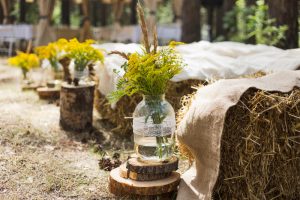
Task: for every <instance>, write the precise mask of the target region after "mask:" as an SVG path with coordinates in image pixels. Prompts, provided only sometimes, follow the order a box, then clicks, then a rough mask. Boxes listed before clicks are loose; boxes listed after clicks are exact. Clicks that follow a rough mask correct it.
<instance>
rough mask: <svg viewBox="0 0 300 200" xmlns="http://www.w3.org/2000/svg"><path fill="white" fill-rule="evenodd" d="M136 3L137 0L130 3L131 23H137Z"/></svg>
mask: <svg viewBox="0 0 300 200" xmlns="http://www.w3.org/2000/svg"><path fill="white" fill-rule="evenodd" d="M136 3H137V0H132V1H131V3H130V24H133V25H135V24H137V18H136Z"/></svg>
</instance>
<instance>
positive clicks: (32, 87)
mask: <svg viewBox="0 0 300 200" xmlns="http://www.w3.org/2000/svg"><path fill="white" fill-rule="evenodd" d="M38 87H39V85H37V84H30V85H28V84H24V85H22V91H29V90H36V89H37V88H38Z"/></svg>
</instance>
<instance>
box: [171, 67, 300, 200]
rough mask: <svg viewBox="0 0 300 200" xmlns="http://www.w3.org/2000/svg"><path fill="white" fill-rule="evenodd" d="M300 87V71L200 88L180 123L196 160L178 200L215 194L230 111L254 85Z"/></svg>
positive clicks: (181, 135) (268, 88)
mask: <svg viewBox="0 0 300 200" xmlns="http://www.w3.org/2000/svg"><path fill="white" fill-rule="evenodd" d="M295 86H298V87H300V71H281V72H277V73H274V74H271V75H268V76H265V77H262V78H257V79H232V80H220V81H218V82H216V83H214V84H212V85H209V86H207V87H203V88H200V89H199V90H198V91H197V93H196V94H195V95H196V96H195V99H194V101H193V102H192V104H191V106H190V108H189V110H188V111H187V113H186V114H185V116H184V117H183V119H182V121H181V122H180V123H179V125H178V133H177V134H178V139H179V140H180V142H182V143H183V144H185V145H186V146H187V147H188V148H189V149H190V151H191V152H192V154H193V156H194V157H195V163H194V165H193V166H192V167H191V169H189V170H188V171H187V172H186V173H184V174H183V176H182V181H181V183H180V187H179V192H178V196H177V199H178V200H187V199H189V200H193V199H201V200H202V199H203V200H208V199H211V197H212V192H213V188H214V185H215V183H216V181H217V178H218V175H219V166H220V147H221V138H222V133H223V129H224V122H225V118H226V113H227V111H228V110H229V108H230V107H232V106H235V105H236V104H237V103H238V102H239V99H240V98H241V96H242V95H243V94H244V93H245V92H247V91H248V90H249V89H250V88H256V89H259V90H264V91H270V92H271V91H278V92H289V91H291V90H292V89H293V88H294V87H295Z"/></svg>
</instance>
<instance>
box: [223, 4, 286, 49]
mask: <svg viewBox="0 0 300 200" xmlns="http://www.w3.org/2000/svg"><path fill="white" fill-rule="evenodd" d="M268 9H269V8H268V6H267V5H266V4H265V1H264V0H257V1H256V5H255V6H250V7H247V6H246V1H245V0H237V1H236V4H235V7H234V9H233V10H232V11H229V12H228V13H227V14H226V15H225V17H224V28H225V29H226V30H228V31H229V39H230V40H232V41H237V42H247V41H248V40H249V39H250V38H254V39H255V41H256V43H257V44H266V45H277V44H279V43H280V42H281V41H282V40H283V39H284V37H285V36H284V33H285V32H286V30H287V29H288V27H287V26H276V20H275V19H270V18H269V17H268Z"/></svg>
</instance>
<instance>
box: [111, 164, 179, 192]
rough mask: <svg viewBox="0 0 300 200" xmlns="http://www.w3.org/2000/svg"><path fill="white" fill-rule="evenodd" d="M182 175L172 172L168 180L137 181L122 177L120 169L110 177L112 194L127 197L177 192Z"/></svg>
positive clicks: (112, 172)
mask: <svg viewBox="0 0 300 200" xmlns="http://www.w3.org/2000/svg"><path fill="white" fill-rule="evenodd" d="M179 182H180V174H179V173H177V172H171V175H170V176H169V177H167V178H164V179H160V180H154V181H135V180H131V179H126V178H123V177H121V175H120V167H118V168H115V169H113V170H112V171H111V172H110V177H109V189H110V192H111V193H113V194H115V195H117V196H125V195H143V196H152V195H161V194H165V193H169V192H172V191H175V190H177V187H178V185H179Z"/></svg>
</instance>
